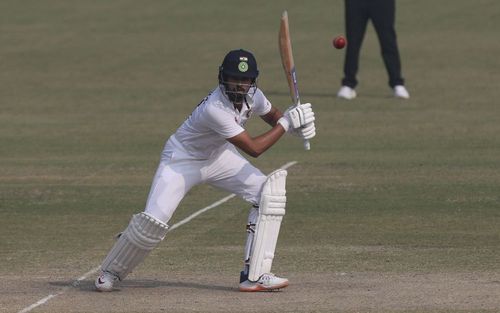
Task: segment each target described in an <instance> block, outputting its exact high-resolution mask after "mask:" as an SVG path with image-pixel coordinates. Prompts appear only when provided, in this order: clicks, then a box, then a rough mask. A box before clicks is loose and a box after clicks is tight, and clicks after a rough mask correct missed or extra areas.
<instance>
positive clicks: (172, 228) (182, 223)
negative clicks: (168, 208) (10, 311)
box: [18, 161, 297, 313]
mask: <svg viewBox="0 0 500 313" xmlns="http://www.w3.org/2000/svg"><path fill="white" fill-rule="evenodd" d="M295 164H297V161H292V162H288V163H286V164H284V165H283V166H280V167H279V168H281V169H284V170H286V169H287V168H290V167H292V166H294V165H295ZM235 196H236V195H235V194H234V193H233V194H230V195H229V196H226V197H224V198H222V199H220V200H218V201H216V202H214V203H212V204H210V205H209V206H207V207H204V208H203V209H200V210H198V211H196V212H195V213H193V214H191V215H189V216H188V217H186V218H185V219H183V220H182V221H180V222H177V223H175V224H174V225H172V226H171V227H170V229H169V230H168V231H169V232H171V231H173V230H174V229H176V228H178V227H180V226H182V225H184V224H186V223H189V222H190V221H191V220H192V219H194V218H196V217H197V216H199V215H201V214H203V213H205V212H206V211H208V210H211V209H213V208H215V207H217V206H219V205H221V204H223V203H224V202H227V201H229V200H230V199H232V198H234V197H235ZM99 268H100V266H97V267H95V268H93V269H91V270H90V271H88V272H87V273H85V274H83V275H82V276H81V277H79V278H78V279H77V280H75V281H74V282H73V283H71V285H69V286H66V287H64V288H63V289H62V290H61V291H59V292H58V293H56V294H50V295H48V296H46V297H45V298H43V299H40V300H38V301H37V302H35V303H33V304H32V305H30V306H28V307H26V308H24V309H22V310H21V311H19V312H18V313H27V312H30V311H31V310H33V309H34V308H36V307H38V306H40V305H42V304H45V303H47V302H49V300H51V299H53V298H55V297H57V296H59V295H62V294H64V293H65V292H66V291H67V290H69V289H70V287H76V286H78V285H79V284H80V282H81V281H82V280H85V279H87V278H88V277H89V276H90V275H92V274H94V273H96V272H97V271H98V270H99Z"/></svg>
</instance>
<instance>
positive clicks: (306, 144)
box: [304, 139, 311, 151]
mask: <svg viewBox="0 0 500 313" xmlns="http://www.w3.org/2000/svg"><path fill="white" fill-rule="evenodd" d="M304 150H306V151H309V150H311V143H310V142H309V140H307V139H306V140H304Z"/></svg>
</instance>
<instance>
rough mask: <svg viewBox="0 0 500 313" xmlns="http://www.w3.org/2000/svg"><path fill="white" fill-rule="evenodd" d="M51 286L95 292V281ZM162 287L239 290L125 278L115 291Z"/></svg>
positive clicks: (60, 283)
mask: <svg viewBox="0 0 500 313" xmlns="http://www.w3.org/2000/svg"><path fill="white" fill-rule="evenodd" d="M49 284H50V285H51V286H58V287H71V288H75V289H78V290H80V291H91V292H95V287H94V281H93V280H92V281H91V280H83V281H73V282H68V281H55V282H49ZM160 287H170V288H192V289H207V290H219V291H235V292H236V291H238V289H237V288H236V287H228V286H220V285H210V284H199V283H190V282H178V281H175V282H169V281H161V280H150V279H141V280H133V279H132V280H125V281H123V282H120V283H118V284H117V288H115V290H114V291H120V288H160Z"/></svg>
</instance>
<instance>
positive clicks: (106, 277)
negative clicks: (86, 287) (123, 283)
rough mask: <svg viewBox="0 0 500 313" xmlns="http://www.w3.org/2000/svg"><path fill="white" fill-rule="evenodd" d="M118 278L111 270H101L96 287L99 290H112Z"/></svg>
mask: <svg viewBox="0 0 500 313" xmlns="http://www.w3.org/2000/svg"><path fill="white" fill-rule="evenodd" d="M117 280H118V276H116V275H114V274H111V273H110V272H101V275H99V276H98V277H97V278H96V280H95V288H96V290H97V291H112V290H113V284H114V283H115V281H117Z"/></svg>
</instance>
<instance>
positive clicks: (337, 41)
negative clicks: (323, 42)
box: [333, 36, 347, 49]
mask: <svg viewBox="0 0 500 313" xmlns="http://www.w3.org/2000/svg"><path fill="white" fill-rule="evenodd" d="M346 43H347V40H346V39H345V38H344V36H337V37H335V38H334V39H333V46H334V47H335V48H337V49H343V48H344V47H345V45H346Z"/></svg>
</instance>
